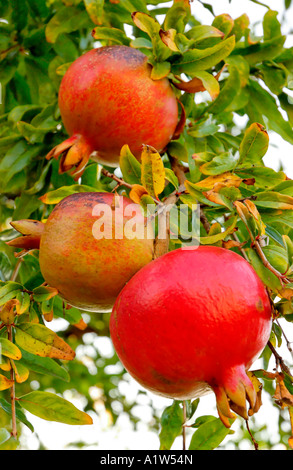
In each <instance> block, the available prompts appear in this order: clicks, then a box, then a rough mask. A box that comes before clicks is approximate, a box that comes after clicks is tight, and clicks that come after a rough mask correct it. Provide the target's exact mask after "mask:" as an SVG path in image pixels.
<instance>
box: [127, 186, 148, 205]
mask: <svg viewBox="0 0 293 470" xmlns="http://www.w3.org/2000/svg"><path fill="white" fill-rule="evenodd" d="M144 194H148V192H147V190H146V189H145V188H144V187H143V186H141V185H140V184H134V185H133V186H132V189H131V191H130V193H129V197H130V199H131V200H132V201H133V202H135V203H136V204H139V203H140V201H141V197H142V196H143V195H144Z"/></svg>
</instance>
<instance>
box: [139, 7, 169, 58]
mask: <svg viewBox="0 0 293 470" xmlns="http://www.w3.org/2000/svg"><path fill="white" fill-rule="evenodd" d="M131 16H132V20H133V22H134V24H135V26H137V28H139V29H141V31H143V32H144V33H147V34H148V36H149V37H150V38H151V41H152V44H153V55H154V58H155V61H157V62H163V61H164V60H166V59H167V58H168V57H169V56H170V55H171V51H170V50H169V48H168V47H167V46H166V45H165V44H164V43H163V41H162V40H161V37H160V34H159V33H160V30H161V26H160V23H159V22H158V21H157V20H156V19H155V18H153V17H152V16H150V15H149V14H147V13H144V12H141V11H135V12H133V13H132V15H131Z"/></svg>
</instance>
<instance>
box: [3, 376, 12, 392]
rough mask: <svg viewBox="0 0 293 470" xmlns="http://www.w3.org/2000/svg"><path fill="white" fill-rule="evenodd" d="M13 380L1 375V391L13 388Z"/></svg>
mask: <svg viewBox="0 0 293 470" xmlns="http://www.w3.org/2000/svg"><path fill="white" fill-rule="evenodd" d="M12 385H13V380H10V379H8V378H7V377H5V375H1V374H0V390H7V388H10V387H12Z"/></svg>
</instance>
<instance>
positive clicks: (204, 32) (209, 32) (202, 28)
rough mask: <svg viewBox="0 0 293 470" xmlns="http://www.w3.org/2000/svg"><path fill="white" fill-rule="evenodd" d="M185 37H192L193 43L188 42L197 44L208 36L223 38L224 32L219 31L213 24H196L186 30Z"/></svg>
mask: <svg viewBox="0 0 293 470" xmlns="http://www.w3.org/2000/svg"><path fill="white" fill-rule="evenodd" d="M185 35H186V37H187V38H188V39H192V40H193V43H191V44H190V46H191V45H192V44H197V43H199V42H201V41H203V40H204V39H209V38H223V37H224V33H222V31H220V30H219V29H217V28H215V27H214V26H209V25H201V24H199V25H196V26H193V27H192V28H190V29H189V30H188V31H187V32H186V34H185Z"/></svg>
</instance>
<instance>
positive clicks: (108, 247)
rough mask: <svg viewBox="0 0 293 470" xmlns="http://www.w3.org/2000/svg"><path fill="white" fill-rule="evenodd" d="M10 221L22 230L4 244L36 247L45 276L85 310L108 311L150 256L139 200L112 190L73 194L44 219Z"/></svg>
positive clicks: (148, 240)
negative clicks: (116, 193)
mask: <svg viewBox="0 0 293 470" xmlns="http://www.w3.org/2000/svg"><path fill="white" fill-rule="evenodd" d="M133 211H134V213H133ZM131 221H133V222H135V223H136V227H134V230H135V229H136V232H135V231H134V230H132V225H131ZM127 224H128V225H127ZM11 225H12V226H13V227H14V228H15V229H16V230H18V231H19V232H21V233H22V234H23V235H24V236H22V237H19V238H16V239H14V240H12V241H10V242H8V244H9V245H11V246H14V247H18V248H24V249H25V250H29V249H35V248H38V247H39V261H40V269H41V272H42V275H43V277H44V279H45V281H46V282H47V283H48V285H49V286H51V287H55V288H56V289H58V291H59V294H60V296H61V297H62V298H63V299H64V300H66V301H67V302H68V303H69V304H70V305H72V306H74V307H77V308H80V309H82V310H86V311H100V312H102V311H110V310H111V308H112V307H113V304H114V302H115V299H116V297H117V295H118V293H119V292H120V290H121V289H122V287H123V286H124V284H125V283H126V282H127V281H128V280H129V279H130V278H131V277H132V276H133V274H134V273H135V272H136V271H138V270H139V269H140V268H142V267H143V266H144V265H145V264H147V263H149V262H150V261H151V260H152V256H153V239H152V237H151V236H152V234H151V233H150V232H149V231H148V232H147V231H146V230H145V218H144V216H143V214H142V212H141V209H140V206H139V205H138V204H134V203H133V202H132V201H131V200H130V199H128V198H126V197H124V196H114V194H112V193H98V192H96V193H95V192H93V193H78V194H72V195H70V196H67V197H66V198H64V199H63V200H62V201H61V202H59V203H58V204H57V205H56V206H55V208H54V209H53V211H52V212H51V214H50V216H49V217H48V220H47V221H46V223H44V224H43V223H42V222H38V221H33V220H20V221H14V222H11ZM129 225H130V226H129ZM127 228H128V230H129V232H128V233H127V232H126V229H127ZM139 229H140V231H139ZM131 230H132V232H131ZM143 231H144V232H143ZM147 235H148V236H149V238H147ZM115 237H116V238H115ZM131 237H132V238H131Z"/></svg>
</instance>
